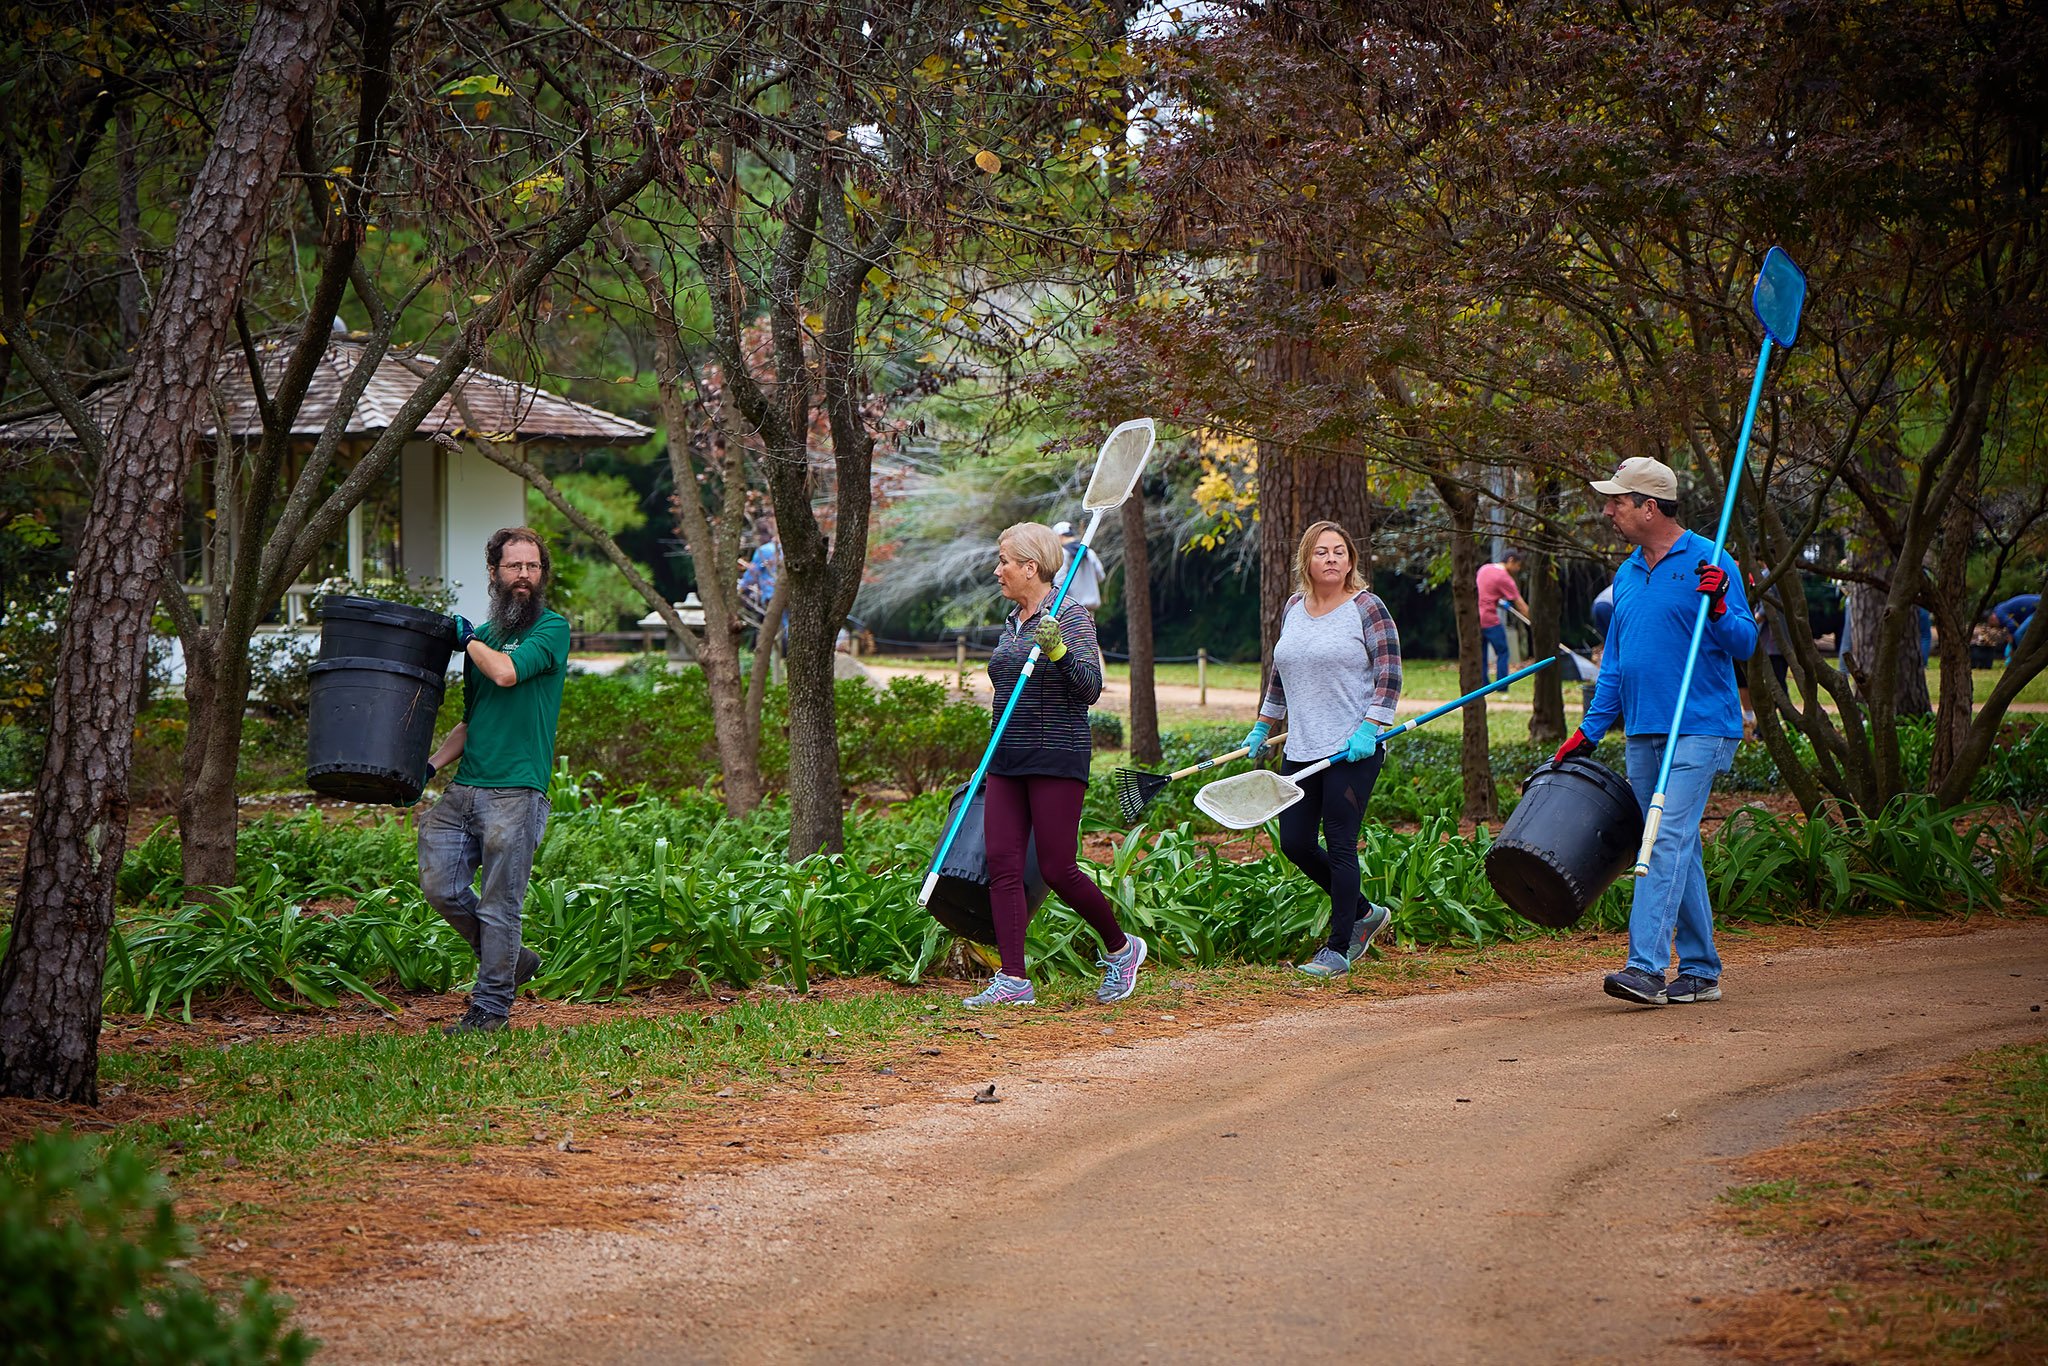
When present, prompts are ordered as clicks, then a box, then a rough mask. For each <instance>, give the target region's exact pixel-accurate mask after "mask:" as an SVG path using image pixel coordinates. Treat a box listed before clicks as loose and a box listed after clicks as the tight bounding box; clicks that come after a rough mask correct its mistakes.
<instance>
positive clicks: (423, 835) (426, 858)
mask: <svg viewBox="0 0 2048 1366" xmlns="http://www.w3.org/2000/svg"><path fill="white" fill-rule="evenodd" d="M547 828H548V794H547V793H545V792H536V791H534V790H533V789H532V788H530V787H470V786H468V785H466V784H464V783H450V784H449V785H448V790H447V791H446V792H444V793H442V794H441V800H440V801H438V802H435V803H434V809H433V810H431V811H429V812H428V813H427V814H426V816H425V817H424V818H422V819H421V821H420V890H421V891H422V892H424V893H425V894H426V898H427V904H428V905H430V906H432V907H433V908H434V909H435V910H437V911H439V912H440V913H441V917H442V919H444V920H446V921H447V922H448V923H449V924H451V925H453V926H454V927H455V932H456V933H457V934H459V935H461V936H462V937H463V939H464V940H465V941H466V942H467V943H468V944H469V947H470V949H471V950H472V951H474V952H475V954H476V987H475V989H474V990H473V991H471V993H470V1004H471V1005H473V1006H475V1007H476V1008H477V1009H479V1010H483V1011H487V1012H489V1013H490V1014H493V1015H510V1014H511V1013H512V992H513V988H512V974H513V972H514V970H515V969H516V968H517V967H518V965H519V915H520V911H521V910H522V909H523V908H524V906H525V904H526V882H527V879H528V878H529V877H531V876H532V874H533V851H534V850H536V849H538V848H539V847H540V840H541V836H542V835H544V834H546V833H547ZM479 868H481V869H482V870H483V894H482V895H481V896H479V895H478V894H477V888H476V875H477V870H478V869H479Z"/></svg>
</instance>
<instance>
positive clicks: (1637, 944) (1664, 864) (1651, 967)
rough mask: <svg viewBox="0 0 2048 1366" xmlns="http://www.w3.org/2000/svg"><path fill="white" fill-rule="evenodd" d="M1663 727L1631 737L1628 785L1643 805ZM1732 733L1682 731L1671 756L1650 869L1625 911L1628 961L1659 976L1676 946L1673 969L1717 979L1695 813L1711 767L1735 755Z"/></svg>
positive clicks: (1723, 767) (1660, 752)
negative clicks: (1662, 817) (1707, 733)
mask: <svg viewBox="0 0 2048 1366" xmlns="http://www.w3.org/2000/svg"><path fill="white" fill-rule="evenodd" d="M1664 742H1665V737H1664V736H1662V735H1631V736H1629V738H1628V785H1629V786H1630V787H1631V788H1634V789H1635V794H1636V801H1637V802H1639V803H1641V804H1642V808H1643V810H1644V811H1645V812H1648V811H1649V809H1650V799H1651V798H1652V797H1653V796H1654V795H1655V794H1656V791H1657V768H1658V766H1659V765H1660V764H1662V763H1663V762H1664ZM1735 745H1736V741H1735V740H1734V738H1733V737H1731V736H1726V735H1681V736H1679V737H1678V753H1677V754H1675V755H1673V756H1672V759H1671V784H1670V786H1669V787H1668V788H1667V789H1665V792H1664V820H1663V822H1662V823H1661V824H1660V825H1659V826H1658V827H1657V842H1656V844H1655V845H1653V846H1651V849H1650V871H1649V873H1648V874H1646V875H1645V876H1643V877H1639V878H1637V879H1636V888H1635V900H1634V902H1633V903H1632V904H1631V905H1630V907H1629V913H1628V965H1629V966H1630V967H1632V968H1641V969H1642V970H1643V971H1644V972H1648V973H1652V974H1654V975H1656V976H1658V977H1662V976H1663V975H1664V970H1665V968H1666V967H1668V966H1669V965H1670V963H1671V949H1672V944H1673V941H1674V940H1675V941H1676V943H1677V946H1678V970H1679V971H1680V972H1689V973H1691V974H1693V975H1694V976H1695V977H1705V978H1708V979H1710V980H1715V981H1718V980H1719V979H1720V976H1721V955H1720V954H1719V953H1717V952H1715V950H1714V908H1713V907H1712V906H1711V905H1709V904H1708V903H1707V870H1706V867H1705V865H1704V864H1702V863H1701V861H1700V817H1702V816H1704V815H1705V814H1706V812H1707V793H1708V792H1709V791H1710V790H1711V789H1712V788H1713V786H1714V775H1715V774H1716V773H1726V772H1727V771H1728V768H1729V766H1730V765H1731V764H1733V763H1734V762H1735Z"/></svg>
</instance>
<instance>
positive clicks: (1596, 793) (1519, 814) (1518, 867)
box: [1486, 754, 1643, 930]
mask: <svg viewBox="0 0 2048 1366" xmlns="http://www.w3.org/2000/svg"><path fill="white" fill-rule="evenodd" d="M1642 842H1643V809H1642V807H1641V805H1640V804H1638V803H1637V801H1636V794H1635V791H1634V790H1633V789H1632V788H1630V787H1629V785H1628V779H1626V778H1624V777H1622V776H1621V775H1620V774H1618V773H1616V772H1615V771H1614V770H1613V769H1611V768H1609V767H1607V766H1606V765H1605V764H1603V763H1601V762H1600V761H1599V760H1597V759H1594V758H1592V757H1591V756H1589V755H1585V754H1570V755H1567V756H1565V758H1564V760H1563V762H1559V761H1557V760H1555V759H1553V760H1550V761H1549V762H1547V763H1544V764H1542V765H1540V766H1539V767H1538V768H1537V769H1536V771H1535V772H1534V773H1531V774H1530V775H1529V777H1528V779H1527V780H1526V781H1525V782H1523V784H1522V800H1521V802H1520V803H1519V804H1518V805H1517V806H1516V807H1515V810H1514V814H1513V815H1511V816H1509V817H1508V820H1507V824H1506V825H1503V826H1502V827H1501V831H1500V838H1498V839H1496V840H1495V841H1494V842H1493V847H1492V848H1491V849H1489V850H1487V851H1486V880H1487V881H1488V882H1490V883H1492V884H1493V890H1494V891H1496V892H1498V893H1499V894H1500V899H1501V900H1502V901H1503V902H1504V903H1506V905H1507V907H1508V909H1509V910H1511V911H1513V912H1515V914H1517V915H1519V916H1521V917H1522V918H1523V919H1525V920H1530V921H1534V922H1535V923H1536V924H1538V925H1542V926H1544V927H1545V928H1547V929H1553V930H1563V929H1569V928H1571V927H1572V926H1573V925H1575V924H1577V923H1578V920H1579V917H1580V916H1582V915H1584V914H1585V913H1586V910H1587V908H1588V907H1590V906H1591V905H1592V904H1593V903H1594V902H1595V901H1598V900H1599V899H1600V893H1602V892H1604V891H1606V890H1607V888H1608V886H1609V884H1611V883H1612V882H1613V881H1614V880H1615V879H1616V878H1618V877H1620V876H1621V875H1622V874H1623V873H1625V872H1627V871H1628V870H1629V868H1630V867H1632V866H1633V865H1634V863H1635V859H1636V852H1637V850H1638V849H1639V848H1640V847H1641V845H1642Z"/></svg>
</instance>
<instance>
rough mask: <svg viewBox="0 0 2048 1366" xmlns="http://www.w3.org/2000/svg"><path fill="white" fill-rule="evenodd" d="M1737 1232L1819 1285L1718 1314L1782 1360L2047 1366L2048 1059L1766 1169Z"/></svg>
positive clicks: (1734, 1202) (1919, 1086) (2015, 1062)
mask: <svg viewBox="0 0 2048 1366" xmlns="http://www.w3.org/2000/svg"><path fill="white" fill-rule="evenodd" d="M1745 1173H1746V1174H1748V1175H1753V1176H1756V1177H1758V1178H1760V1179H1758V1180H1756V1181H1754V1182H1752V1183H1750V1184H1747V1185H1743V1186H1738V1187H1736V1188H1734V1189H1733V1190H1730V1191H1728V1192H1727V1193H1726V1194H1725V1195H1724V1196H1723V1201H1724V1205H1725V1210H1724V1216H1723V1217H1725V1218H1726V1219H1728V1220H1730V1221H1732V1222H1733V1223H1734V1224H1735V1225H1736V1227H1738V1228H1739V1229H1741V1230H1742V1231H1743V1232H1744V1233H1746V1234H1749V1235H1751V1236H1754V1237H1758V1238H1764V1239H1768V1240H1771V1241H1772V1242H1774V1243H1775V1244H1777V1245H1778V1247H1780V1248H1781V1249H1783V1250H1784V1251H1786V1252H1787V1253H1789V1254H1790V1257H1791V1260H1793V1261H1794V1262H1795V1263H1796V1264H1799V1265H1804V1266H1810V1267H1817V1268H1823V1269H1824V1274H1822V1275H1821V1276H1819V1277H1817V1278H1816V1279H1815V1280H1814V1281H1812V1282H1811V1283H1808V1284H1804V1285H1794V1286H1788V1287H1784V1288H1781V1289H1777V1290H1771V1291H1766V1292H1763V1293H1760V1294H1757V1295H1755V1296H1749V1297H1745V1298H1742V1299H1738V1300H1731V1301H1728V1302H1725V1303H1723V1304H1721V1305H1719V1306H1717V1313H1718V1317H1719V1319H1720V1322H1721V1326H1720V1327H1719V1328H1718V1329H1717V1330H1716V1332H1715V1333H1714V1334H1713V1336H1712V1337H1711V1338H1710V1339H1709V1341H1710V1343H1711V1344H1712V1345H1715V1346H1720V1347H1725V1348H1729V1349H1732V1350H1734V1351H1737V1352H1739V1353H1742V1354H1744V1355H1747V1356H1756V1357H1759V1358H1762V1359H1768V1360H1793V1359H1796V1360H1802V1361H1827V1362H1837V1361H1839V1362H1872V1361H1913V1362H1928V1361H2013V1362H2018V1361H2044V1360H2048V1045H2043V1044H2024V1045H2016V1046H2013V1047H2008V1048H2000V1049H1993V1050H1989V1051H1986V1052H1982V1053H1978V1054H1974V1055H1972V1056H1970V1057H1968V1058H1966V1059H1964V1060H1962V1061H1961V1062H1959V1063H1956V1064H1954V1065H1953V1066H1951V1067H1948V1068H1945V1069H1943V1071H1941V1072H1940V1073H1939V1074H1937V1075H1935V1076H1932V1077H1927V1078H1923V1079H1921V1080H1920V1081H1918V1082H1916V1083H1912V1084H1909V1085H1908V1086H1906V1087H1904V1088H1902V1090H1901V1093H1900V1094H1898V1095H1895V1096H1893V1097H1891V1098H1888V1099H1887V1100H1885V1101H1884V1102H1882V1103H1880V1104H1877V1105H1873V1106H1869V1107H1867V1108H1862V1109H1857V1110H1851V1111H1846V1112H1844V1113H1842V1114H1840V1115H1836V1116H1833V1117H1831V1119H1830V1120H1829V1121H1828V1132H1827V1134H1826V1135H1825V1136H1824V1137H1821V1138H1817V1139H1812V1140H1807V1141H1804V1142H1800V1143H1796V1144H1792V1145H1789V1146H1787V1147H1782V1148H1777V1149H1774V1150H1772V1151H1770V1152H1766V1153H1761V1154H1758V1155H1757V1156H1756V1157H1754V1158H1752V1159H1750V1160H1749V1161H1748V1162H1747V1163H1746V1164H1745Z"/></svg>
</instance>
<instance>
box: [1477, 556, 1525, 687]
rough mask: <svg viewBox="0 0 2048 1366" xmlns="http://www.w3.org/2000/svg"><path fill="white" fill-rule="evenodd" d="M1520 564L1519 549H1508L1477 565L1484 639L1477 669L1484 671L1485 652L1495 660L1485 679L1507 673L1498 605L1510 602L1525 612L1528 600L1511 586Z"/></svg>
mask: <svg viewBox="0 0 2048 1366" xmlns="http://www.w3.org/2000/svg"><path fill="white" fill-rule="evenodd" d="M1521 567H1522V552H1521V551H1519V550H1510V551H1509V552H1508V553H1507V556H1506V558H1504V559H1503V560H1501V561H1500V562H1499V563H1498V564H1482V565H1480V566H1479V638H1480V640H1481V641H1482V642H1484V643H1483V644H1482V645H1481V646H1480V651H1481V656H1482V657H1481V659H1480V661H1479V663H1480V666H1481V672H1482V673H1484V672H1485V665H1486V659H1485V656H1486V655H1488V654H1490V655H1491V656H1492V657H1493V658H1494V659H1495V660H1497V661H1499V662H1498V665H1497V668H1496V671H1495V672H1494V673H1493V674H1492V675H1491V676H1490V677H1488V679H1487V681H1488V682H1491V681H1493V679H1495V678H1506V677H1507V676H1508V628H1507V623H1506V622H1504V621H1502V620H1501V619H1500V605H1501V604H1502V603H1503V602H1511V603H1513V604H1514V605H1515V610H1516V611H1518V612H1520V613H1521V614H1522V615H1523V617H1525V618H1526V617H1527V616H1528V615H1529V604H1528V603H1526V602H1523V601H1522V590H1521V589H1519V588H1517V587H1515V573H1516V571H1517V570H1519V569H1521Z"/></svg>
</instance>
